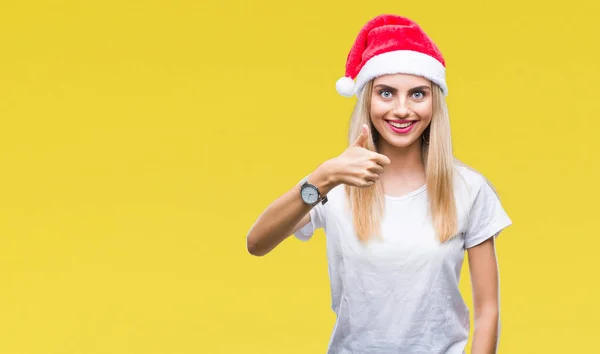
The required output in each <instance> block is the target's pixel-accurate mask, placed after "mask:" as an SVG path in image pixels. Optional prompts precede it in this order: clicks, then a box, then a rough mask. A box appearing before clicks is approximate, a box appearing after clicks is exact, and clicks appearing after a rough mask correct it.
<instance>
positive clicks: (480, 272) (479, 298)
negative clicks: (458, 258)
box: [467, 237, 500, 354]
mask: <svg viewBox="0 0 600 354" xmlns="http://www.w3.org/2000/svg"><path fill="white" fill-rule="evenodd" d="M467 252H468V257H469V269H470V273H471V284H472V288H473V306H474V319H475V330H474V334H473V345H472V348H471V353H472V354H494V353H496V351H497V349H498V339H499V326H500V305H499V304H500V299H499V298H500V294H499V288H500V286H499V281H498V263H497V259H496V249H495V245H494V237H491V238H489V239H487V240H486V241H484V242H482V243H481V244H479V245H477V246H475V247H472V248H469V249H468V250H467Z"/></svg>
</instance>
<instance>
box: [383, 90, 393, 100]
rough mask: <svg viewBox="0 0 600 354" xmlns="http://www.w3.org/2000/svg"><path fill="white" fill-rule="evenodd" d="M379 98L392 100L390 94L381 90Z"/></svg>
mask: <svg viewBox="0 0 600 354" xmlns="http://www.w3.org/2000/svg"><path fill="white" fill-rule="evenodd" d="M380 95H381V97H383V98H392V93H391V92H390V91H387V90H383V91H381V92H380Z"/></svg>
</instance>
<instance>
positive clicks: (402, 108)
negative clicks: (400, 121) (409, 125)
mask: <svg viewBox="0 0 600 354" xmlns="http://www.w3.org/2000/svg"><path fill="white" fill-rule="evenodd" d="M393 113H394V115H395V116H397V117H399V118H406V117H408V116H409V115H410V109H409V108H408V107H407V105H406V102H398V104H397V105H396V107H395V108H394V112H393Z"/></svg>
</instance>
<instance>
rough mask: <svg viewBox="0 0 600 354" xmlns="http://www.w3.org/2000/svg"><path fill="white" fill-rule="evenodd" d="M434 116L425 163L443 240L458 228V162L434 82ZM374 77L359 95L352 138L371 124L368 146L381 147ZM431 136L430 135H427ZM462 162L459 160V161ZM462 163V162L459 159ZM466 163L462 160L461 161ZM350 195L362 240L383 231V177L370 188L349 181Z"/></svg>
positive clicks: (434, 214) (434, 216) (434, 215)
mask: <svg viewBox="0 0 600 354" xmlns="http://www.w3.org/2000/svg"><path fill="white" fill-rule="evenodd" d="M432 86H433V87H432V91H433V96H432V101H433V102H432V103H433V107H432V108H433V110H432V119H431V124H430V125H429V127H428V128H427V129H425V131H424V133H423V134H424V137H422V138H425V139H424V140H426V141H427V140H428V143H427V142H426V141H422V142H421V145H422V154H421V156H422V159H423V163H424V165H425V173H426V183H427V193H428V198H429V212H430V217H431V220H432V222H433V226H434V229H435V231H436V233H437V236H438V239H439V241H440V242H446V241H447V240H449V239H451V238H452V237H453V236H454V235H455V234H456V233H457V231H458V230H457V229H458V220H457V210H456V202H455V199H454V188H453V181H454V164H455V163H456V162H457V160H456V159H455V158H454V155H453V152H452V140H451V134H450V119H449V116H448V108H447V106H446V102H445V100H444V96H443V94H442V91H441V89H440V88H439V87H438V86H437V85H435V84H432ZM372 88H373V80H371V81H370V82H368V83H367V84H366V85H365V86H364V88H363V90H362V91H361V93H360V94H359V96H358V100H357V102H356V105H355V107H354V111H353V112H352V116H351V119H350V129H349V134H348V141H349V143H350V144H351V143H352V142H354V141H355V140H356V139H357V138H358V136H359V134H360V132H361V127H362V125H363V124H368V125H369V127H370V128H371V129H370V131H371V132H372V133H371V137H370V139H369V140H368V141H367V144H366V148H367V149H369V150H372V151H377V146H376V140H374V135H375V134H376V131H375V128H374V126H373V124H372V123H371V117H370V106H371V91H372ZM427 138H428V139H427ZM458 162H459V161H458ZM459 163H460V162H459ZM461 164H462V163H461ZM345 190H346V197H347V198H348V201H349V205H350V208H351V212H352V216H353V222H354V228H355V230H356V234H357V236H358V238H359V239H360V241H361V242H366V241H367V240H369V239H371V238H372V237H376V236H378V235H380V231H381V230H380V223H381V219H382V217H383V214H384V211H385V194H384V191H383V186H382V183H381V180H378V181H377V182H376V183H375V184H374V185H372V186H370V187H368V188H358V187H352V186H349V185H345Z"/></svg>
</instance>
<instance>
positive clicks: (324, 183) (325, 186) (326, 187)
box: [308, 160, 339, 196]
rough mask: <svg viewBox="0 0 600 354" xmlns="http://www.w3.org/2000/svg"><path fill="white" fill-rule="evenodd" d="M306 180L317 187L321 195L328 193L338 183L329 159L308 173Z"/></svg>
mask: <svg viewBox="0 0 600 354" xmlns="http://www.w3.org/2000/svg"><path fill="white" fill-rule="evenodd" d="M308 181H309V182H310V183H311V184H313V185H315V186H316V187H317V188H319V192H320V193H321V195H322V196H324V195H326V194H327V193H329V192H330V191H331V190H332V189H333V188H335V187H336V186H337V185H338V184H339V182H337V177H336V174H335V169H334V168H333V164H332V163H331V161H329V160H328V161H325V162H324V163H322V164H321V165H319V167H317V168H316V169H315V170H314V171H313V173H311V174H310V176H309V177H308Z"/></svg>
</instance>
